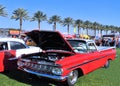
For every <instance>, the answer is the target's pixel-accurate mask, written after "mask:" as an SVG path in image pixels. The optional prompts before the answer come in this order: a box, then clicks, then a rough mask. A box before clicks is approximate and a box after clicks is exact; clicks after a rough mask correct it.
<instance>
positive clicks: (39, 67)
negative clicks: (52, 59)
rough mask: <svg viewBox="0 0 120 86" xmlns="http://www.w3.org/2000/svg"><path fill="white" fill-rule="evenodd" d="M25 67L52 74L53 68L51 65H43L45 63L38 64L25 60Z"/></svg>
mask: <svg viewBox="0 0 120 86" xmlns="http://www.w3.org/2000/svg"><path fill="white" fill-rule="evenodd" d="M23 64H24V65H23V67H24V68H26V69H28V70H31V71H34V72H39V73H45V74H52V72H51V71H52V68H53V66H51V65H43V64H36V63H30V62H23Z"/></svg>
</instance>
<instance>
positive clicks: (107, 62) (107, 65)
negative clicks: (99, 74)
mask: <svg viewBox="0 0 120 86" xmlns="http://www.w3.org/2000/svg"><path fill="white" fill-rule="evenodd" d="M109 66H110V60H107V61H106V63H105V65H104V68H108V67H109Z"/></svg>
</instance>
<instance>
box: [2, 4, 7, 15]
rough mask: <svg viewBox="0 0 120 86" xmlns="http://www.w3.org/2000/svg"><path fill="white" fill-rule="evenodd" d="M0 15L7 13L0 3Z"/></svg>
mask: <svg viewBox="0 0 120 86" xmlns="http://www.w3.org/2000/svg"><path fill="white" fill-rule="evenodd" d="M0 16H3V17H6V16H7V13H6V12H5V7H3V6H2V5H0Z"/></svg>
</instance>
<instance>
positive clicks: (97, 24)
mask: <svg viewBox="0 0 120 86" xmlns="http://www.w3.org/2000/svg"><path fill="white" fill-rule="evenodd" d="M98 26H99V23H97V22H94V23H93V29H94V35H95V36H96V30H97V29H98Z"/></svg>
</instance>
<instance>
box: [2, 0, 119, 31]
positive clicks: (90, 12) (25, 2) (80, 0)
mask: <svg viewBox="0 0 120 86" xmlns="http://www.w3.org/2000/svg"><path fill="white" fill-rule="evenodd" d="M0 4H1V5H3V6H4V7H6V11H7V13H8V14H9V15H8V17H1V16H0V28H9V27H11V28H19V21H15V20H13V19H10V18H11V16H12V12H13V11H14V10H16V9H18V8H24V9H25V10H27V11H28V12H29V14H28V15H29V16H30V17H32V16H33V14H34V13H35V12H37V11H38V10H40V11H42V12H43V13H45V14H46V15H47V17H48V18H49V17H51V16H53V15H58V16H61V18H62V19H64V18H66V17H71V18H73V19H81V20H83V21H86V20H89V21H91V22H95V21H96V22H98V23H100V24H103V25H114V26H118V27H119V26H120V0H0ZM52 26H53V25H51V24H48V23H47V22H42V23H41V29H42V30H44V29H45V30H52ZM36 28H37V22H35V21H34V22H29V21H23V29H25V30H33V29H36ZM70 29H71V33H72V32H73V28H72V27H71V28H70ZM57 30H59V31H61V32H67V29H66V27H63V26H61V25H59V24H58V25H57Z"/></svg>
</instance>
